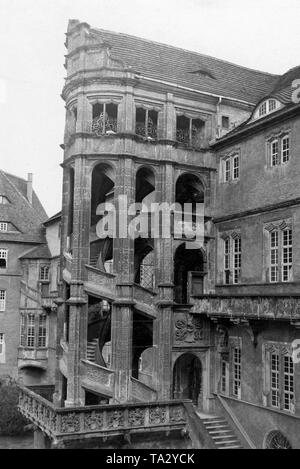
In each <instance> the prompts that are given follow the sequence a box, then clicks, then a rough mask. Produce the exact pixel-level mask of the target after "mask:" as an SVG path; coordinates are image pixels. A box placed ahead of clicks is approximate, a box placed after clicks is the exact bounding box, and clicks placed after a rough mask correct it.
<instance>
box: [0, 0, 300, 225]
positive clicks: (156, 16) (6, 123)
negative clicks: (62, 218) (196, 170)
mask: <svg viewBox="0 0 300 469" xmlns="http://www.w3.org/2000/svg"><path fill="white" fill-rule="evenodd" d="M69 18H75V19H79V20H80V21H85V22H87V23H89V24H90V25H91V26H94V27H98V28H104V29H110V30H114V31H119V32H124V33H128V34H133V35H137V36H141V37H144V38H148V39H153V40H155V41H159V42H164V43H169V44H172V45H175V46H179V47H183V48H185V49H190V50H194V51H198V52H201V53H204V54H208V55H212V56H215V57H218V58H221V59H225V60H229V61H232V62H234V63H237V64H240V65H245V66H247V67H251V68H255V69H259V70H264V71H268V72H272V73H278V74H281V73H284V72H286V71H287V70H288V69H289V68H291V67H294V66H295V65H299V63H300V26H299V25H300V1H299V0H243V1H241V0H226V1H224V0H176V1H175V0H150V1H146V0H0V19H1V27H0V168H1V169H3V170H5V171H7V172H11V173H13V174H16V175H18V176H21V177H26V175H27V173H28V172H32V173H33V174H34V188H35V190H36V192H37V194H38V196H39V197H40V199H41V201H42V203H43V204H44V206H45V209H46V211H47V213H48V215H49V216H51V215H53V214H54V213H55V212H57V211H58V210H60V206H61V178H62V169H61V167H60V166H59V164H60V163H61V161H62V158H63V153H62V150H61V148H60V147H59V145H60V144H61V143H62V140H63V129H64V103H63V101H62V99H61V98H60V93H61V90H62V87H63V79H64V76H65V69H64V67H63V63H64V54H65V53H66V50H65V48H64V41H65V36H64V33H65V32H66V29H67V22H68V19H69ZM299 78H300V77H299Z"/></svg>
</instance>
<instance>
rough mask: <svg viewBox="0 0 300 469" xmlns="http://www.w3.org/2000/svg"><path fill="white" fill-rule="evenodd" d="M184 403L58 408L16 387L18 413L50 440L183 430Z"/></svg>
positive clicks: (184, 417) (26, 390)
mask: <svg viewBox="0 0 300 469" xmlns="http://www.w3.org/2000/svg"><path fill="white" fill-rule="evenodd" d="M185 402H186V401H175V400H174V401H165V402H153V403H149V402H147V403H138V404H137V403H133V404H118V405H100V406H86V407H72V408H58V407H55V406H54V405H53V404H52V403H51V402H49V401H47V400H46V399H44V398H43V397H41V396H40V395H38V394H36V393H34V392H32V391H31V390H30V389H28V388H25V387H20V396H19V410H20V412H21V413H22V414H23V415H24V416H25V417H26V418H28V419H29V420H30V421H31V422H33V423H34V424H35V425H36V426H38V427H39V428H40V429H41V430H42V431H43V432H44V433H45V434H47V435H48V436H49V437H50V438H51V439H52V440H54V441H56V442H57V441H59V440H62V439H67V438H68V437H72V438H73V439H74V437H75V438H76V436H77V437H78V438H80V437H83V436H105V437H106V438H107V437H109V436H110V435H117V434H126V433H128V432H130V433H134V432H139V433H140V432H141V431H143V430H145V431H146V432H149V431H151V430H153V431H155V430H161V431H170V430H173V429H174V430H176V431H178V430H179V431H180V430H184V429H185V427H186V422H187V415H186V410H185Z"/></svg>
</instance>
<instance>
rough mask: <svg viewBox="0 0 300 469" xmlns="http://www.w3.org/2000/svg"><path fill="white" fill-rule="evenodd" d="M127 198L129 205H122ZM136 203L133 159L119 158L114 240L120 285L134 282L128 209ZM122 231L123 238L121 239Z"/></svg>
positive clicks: (115, 262)
mask: <svg viewBox="0 0 300 469" xmlns="http://www.w3.org/2000/svg"><path fill="white" fill-rule="evenodd" d="M123 196H125V197H127V205H124V206H123V205H122V204H120V203H119V202H120V197H123ZM134 201H135V167H134V162H133V160H132V159H131V158H119V161H118V169H117V174H116V183H115V207H117V238H115V239H114V246H113V261H114V271H115V272H116V274H117V280H118V283H128V282H129V283H131V282H133V280H134V279H133V275H134V239H132V238H130V237H129V236H128V222H129V218H128V216H127V210H128V207H129V206H130V205H131V204H132V203H134ZM120 231H122V235H121V236H122V237H119V235H120Z"/></svg>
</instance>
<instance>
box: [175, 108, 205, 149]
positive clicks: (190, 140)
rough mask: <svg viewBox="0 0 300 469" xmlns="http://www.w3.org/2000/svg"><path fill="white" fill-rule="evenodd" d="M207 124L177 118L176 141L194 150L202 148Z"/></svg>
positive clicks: (200, 121) (189, 118)
mask: <svg viewBox="0 0 300 469" xmlns="http://www.w3.org/2000/svg"><path fill="white" fill-rule="evenodd" d="M204 128H205V123H204V122H203V121H202V120H201V119H197V118H196V119H193V118H191V117H186V116H179V115H178V116H177V120H176V140H177V142H179V143H183V144H185V145H187V146H190V147H193V148H200V147H201V144H202V142H203V140H204Z"/></svg>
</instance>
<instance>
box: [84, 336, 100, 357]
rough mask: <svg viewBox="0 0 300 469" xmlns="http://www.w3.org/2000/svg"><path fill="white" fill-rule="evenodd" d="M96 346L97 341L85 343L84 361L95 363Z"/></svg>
mask: <svg viewBox="0 0 300 469" xmlns="http://www.w3.org/2000/svg"><path fill="white" fill-rule="evenodd" d="M97 345H98V339H93V340H91V341H90V342H88V343H87V347H86V359H87V360H88V361H89V362H95V361H96V348H97Z"/></svg>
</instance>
